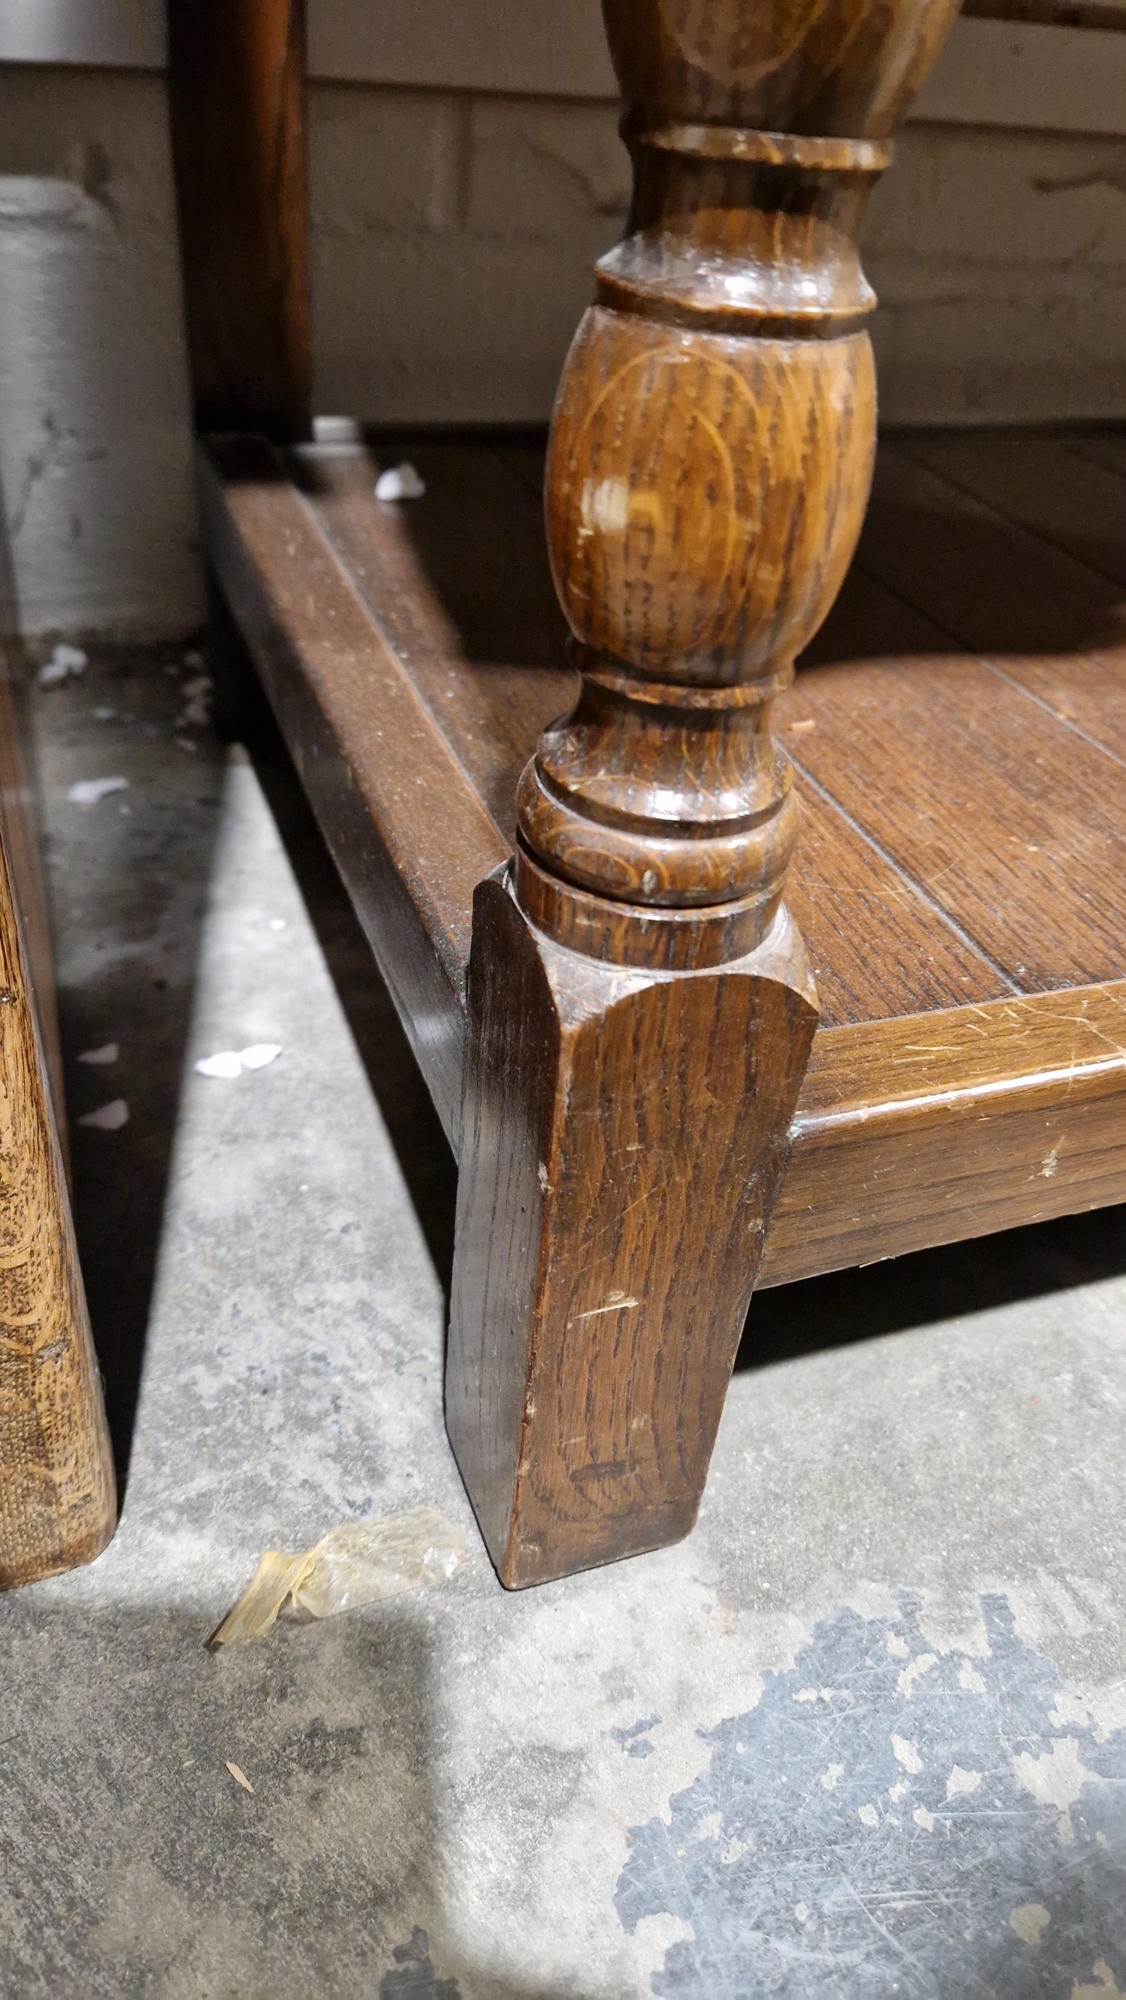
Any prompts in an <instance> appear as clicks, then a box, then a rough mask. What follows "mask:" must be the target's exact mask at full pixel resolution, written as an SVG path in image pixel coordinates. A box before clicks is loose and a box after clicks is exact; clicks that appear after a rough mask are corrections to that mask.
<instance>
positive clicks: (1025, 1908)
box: [1009, 1903, 1052, 1944]
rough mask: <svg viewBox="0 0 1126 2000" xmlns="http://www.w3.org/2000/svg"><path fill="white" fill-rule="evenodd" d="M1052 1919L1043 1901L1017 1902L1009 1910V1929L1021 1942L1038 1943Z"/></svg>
mask: <svg viewBox="0 0 1126 2000" xmlns="http://www.w3.org/2000/svg"><path fill="white" fill-rule="evenodd" d="M1051 1921H1052V1919H1051V1916H1050V1915H1049V1913H1048V1911H1047V1910H1046V1909H1045V1908H1044V1905H1043V1903H1018V1904H1017V1907H1016V1909H1015V1910H1010V1912H1009V1929H1010V1930H1011V1931H1015V1932H1016V1935H1017V1936H1018V1938H1019V1939H1020V1941H1021V1943H1022V1944H1039V1942H1040V1939H1041V1937H1042V1935H1043V1933H1044V1932H1045V1931H1046V1930H1047V1928H1048V1925H1049V1924H1050V1923H1051Z"/></svg>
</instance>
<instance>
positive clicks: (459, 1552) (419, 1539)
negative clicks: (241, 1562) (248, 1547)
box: [208, 1507, 465, 1646]
mask: <svg viewBox="0 0 1126 2000" xmlns="http://www.w3.org/2000/svg"><path fill="white" fill-rule="evenodd" d="M464 1554H465V1544H464V1542H463V1541H462V1538H461V1536H460V1534H459V1533H458V1531H457V1529H456V1528H452V1527H451V1526H450V1524H449V1522H448V1521H446V1520H443V1518H442V1516H441V1514H439V1512H438V1510H437V1508H436V1507H414V1508H411V1509H410V1510H409V1511H408V1512H406V1513H403V1514H385V1515H384V1516H383V1517H382V1518H381V1519H380V1520H378V1521H347V1522H344V1523H343V1524H342V1526H340V1527H339V1528H332V1529H331V1530H330V1531H329V1533H328V1534H327V1535H326V1536H325V1537H324V1539H323V1541H320V1542H318V1543H317V1545H316V1547H315V1548H312V1549H307V1550H306V1551H305V1553H304V1554H303V1555H285V1554H283V1553H282V1552H281V1551H280V1550H278V1549H267V1551H266V1554H265V1555H264V1556H263V1557H262V1560H261V1562H260V1563H259V1564H258V1567H257V1569H256V1570H255V1572H254V1575H253V1576H252V1577H251V1579H250V1582H249V1583H248V1584H247V1587H246V1589H245V1590H244V1591H243V1594H242V1596H241V1597H240V1598H239V1601H238V1603H237V1604H236V1605H235V1607H234V1609H233V1610H232V1611H229V1612H228V1613H227V1616H226V1617H225V1618H224V1620H223V1622H222V1624H221V1625H220V1626H219V1627H218V1628H217V1630H216V1631H214V1632H213V1633H212V1635H211V1637H210V1639H209V1640H208V1644H209V1645H210V1646H229V1645H232V1644H234V1643H235V1642H237V1641H238V1640H241V1639H257V1638H260V1637H261V1635H262V1633H263V1632H268V1631H269V1629H270V1627H271V1625H273V1624H274V1623H275V1621H276V1619H277V1617H278V1615H279V1613H280V1612H281V1611H282V1610H283V1609H284V1607H285V1606H286V1605H287V1604H288V1605H289V1606H290V1607H291V1609H292V1611H293V1614H294V1615H295V1616H296V1617H297V1618H299V1619H313V1618H334V1617H335V1616H336V1613H337V1612H338V1611H353V1610H355V1609H356V1608H357V1607H358V1606H359V1605H361V1604H374V1603H376V1602H377V1601H378V1599H380V1598H382V1597H395V1596H397V1595H398V1593H399V1592H400V1591H402V1590H416V1589H418V1588H419V1586H420V1585H424V1584H434V1583H445V1582H446V1581H448V1579H449V1578H450V1577H451V1576H452V1575H453V1573H454V1571H455V1570H456V1569H457V1567H458V1565H459V1563H460V1562H461V1560H462V1558H463V1556H464Z"/></svg>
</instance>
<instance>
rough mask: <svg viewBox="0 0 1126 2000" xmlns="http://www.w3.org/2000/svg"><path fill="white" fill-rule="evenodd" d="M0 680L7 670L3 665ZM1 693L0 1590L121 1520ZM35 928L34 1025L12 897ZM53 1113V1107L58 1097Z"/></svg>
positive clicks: (79, 1550) (30, 849) (35, 906)
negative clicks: (23, 892)
mask: <svg viewBox="0 0 1126 2000" xmlns="http://www.w3.org/2000/svg"><path fill="white" fill-rule="evenodd" d="M0 676H2V669H0ZM12 726H13V724H12V714H11V706H10V702H9V699H8V693H7V684H6V680H5V681H4V684H3V693H2V697H0V731H3V732H4V741H3V744H2V746H0V800H2V810H0V1589H11V1588H12V1587H13V1586H15V1585H17V1584H22V1583H30V1582H33V1581H34V1580H35V1579H37V1578H39V1577H45V1576H52V1575H54V1574H55V1573H56V1572H57V1571H59V1570H66V1569H73V1568H74V1567H75V1566H76V1565H78V1564H79V1563H84V1562H89V1561H91V1559H92V1558H93V1557H94V1556H96V1555H98V1554H99V1552H100V1551H101V1550H102V1549H103V1548H104V1547H105V1545H106V1543H107V1542H108V1540H109V1538H110V1536H111V1535H112V1533H113V1528H114V1522H115V1519H116V1505H115V1493H114V1476H113V1462H112V1458H111V1454H110V1445H109V1433H108V1431H107V1428H106V1421H105V1413H104V1410H103V1407H102V1392H101V1383H100V1379H99V1376H98V1369H97V1362H96V1360H95V1357H94V1346H93V1341H92V1339H91V1335H90V1324H89V1319H88V1316H87V1312H86V1299H85V1295H84V1292H83V1289H82V1278H81V1274H80V1271H79V1267H78V1253H77V1249H76V1247H75V1242H74V1230H73V1227H72V1224H71V1216H70V1203H69V1199H68V1195H67V1186H66V1175H65V1172H64V1166H63V1155H62V1150H61V1148H60V1145H59V1137H58V1129H57V1126H56V1122H55V1112H54V1105H53V1103H52V1091H51V1084H50V1078H49V1072H48V1065H47V1060H46V1057H45V1055H44V1034H46V1035H50V1036H54V1032H55V1031H54V1025H53V1024H54V1008H53V988H52V986H51V980H50V962H49V952H48V948H47V942H46V930H45V922H44V918H43V913H42V903H41V898H40V893H39V889H38V883H37V881H36V879H35V878H36V875H37V867H36V861H35V852H34V844H33V836H32V834H31V831H30V827H29V825H28V822H27V818H26V808H25V804H24V801H23V798H22V796H21V793H22V789H23V787H22V774H21V773H20V770H19V759H18V746H17V745H16V743H15V740H14V736H11V735H9V734H7V732H9V731H11V729H12ZM16 854H18V855H19V857H20V859H19V867H20V880H21V881H22V882H26V883H27V884H28V889H29V895H30V898H31V906H30V910H29V916H30V925H31V930H32V933H34V932H35V931H36V930H39V931H40V953H41V955H43V954H46V962H45V963H41V964H40V967H39V971H38V981H37V988H38V998H39V1004H40V1005H41V1006H42V1004H43V1002H44V1001H45V1000H47V1001H48V1007H47V1009H46V1011H45V1013H44V1015H43V1016H42V1017H41V1018H42V1019H43V1023H44V1027H43V1029H42V1030H41V1027H40V1018H37V1006H36V994H35V992H34V991H33V989H32V983H31V976H30V970H29V967H30V950H29V945H28V941H27V933H26V932H25V927H24V924H23V921H22V919H21V913H20V907H19V902H18V897H17V891H16V875H15V865H14V856H15V855H16ZM60 1105H61V1099H60Z"/></svg>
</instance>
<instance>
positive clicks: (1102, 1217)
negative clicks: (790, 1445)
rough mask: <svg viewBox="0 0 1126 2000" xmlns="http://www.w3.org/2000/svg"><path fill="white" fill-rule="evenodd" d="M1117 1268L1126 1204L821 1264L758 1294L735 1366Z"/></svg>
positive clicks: (1123, 1255)
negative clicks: (874, 1257) (910, 1251)
mask: <svg viewBox="0 0 1126 2000" xmlns="http://www.w3.org/2000/svg"><path fill="white" fill-rule="evenodd" d="M1123 1272H1126V1207H1123V1208H1104V1209H1095V1210H1092V1211H1091V1212H1090V1213H1088V1214H1086V1215H1064V1216H1060V1217H1059V1218H1058V1219H1057V1220H1056V1221H1055V1222H1041V1223H1036V1224H1034V1225H1032V1226H1031V1227H1029V1228H1027V1229H1006V1230H1003V1231H1001V1232H999V1233H998V1234H997V1235H994V1236H981V1237H977V1238H976V1239H972V1240H970V1241H969V1242H964V1243H946V1244H943V1245H941V1246H940V1247H939V1248H937V1249H934V1250H919V1251H916V1252H915V1254H914V1255H913V1256H909V1257H895V1258H889V1259H887V1260H886V1262H884V1263H880V1264H869V1265H865V1266H863V1267H861V1268H859V1269H853V1270H846V1271H829V1272H827V1273H826V1274H825V1275H824V1276H823V1277H819V1278H806V1279H805V1280H804V1281H803V1282H802V1283H800V1284H795V1285H778V1286H775V1287H772V1289H771V1290H769V1291H764V1292H759V1293H758V1294H757V1295H756V1297H755V1298H754V1299H753V1300H752V1302H751V1310H750V1312H749V1314H748V1316H747V1324H746V1327H745V1328H744V1332H743V1338H742V1341H741V1342H740V1346H739V1353H738V1356H737V1358H736V1362H735V1366H736V1368H737V1369H747V1368H763V1367H767V1366H769V1364H770V1363H771V1362H775V1361H789V1360H793V1359H794V1358H796V1356H798V1355H801V1354H814V1353H817V1352H818V1351H820V1350H821V1349H823V1348H829V1347H847V1346H849V1345H851V1344H852V1342H853V1341H857V1340H872V1339H875V1338H876V1337H877V1336H878V1335H879V1334H884V1333H900V1332H904V1331H906V1329H907V1328H908V1327H914V1326H927V1325H932V1324H933V1323H934V1322H935V1321H936V1320H944V1319H953V1318H956V1317H958V1316H961V1315H966V1314H969V1313H977V1312H985V1311H987V1310H988V1309H990V1308H991V1307H994V1306H1004V1305H1013V1304H1015V1303H1016V1302H1017V1301H1018V1300H1020V1299H1031V1298H1038V1297H1042V1296H1044V1295H1046V1294H1047V1293H1050V1292H1061V1291H1069V1290H1071V1289H1072V1288H1073V1287H1074V1286H1077V1285H1089V1284H1093V1283H1095V1282H1096V1281H1097V1280H1099V1279H1100V1278H1116V1277H1119V1276H1121V1274H1122V1273H1123Z"/></svg>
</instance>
